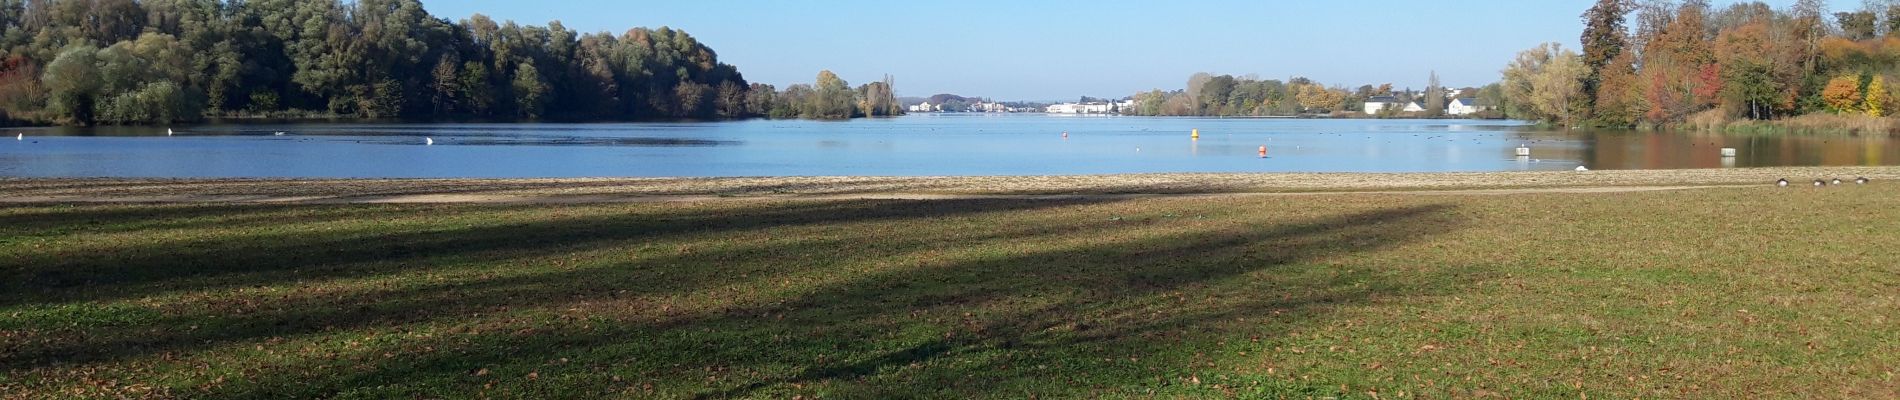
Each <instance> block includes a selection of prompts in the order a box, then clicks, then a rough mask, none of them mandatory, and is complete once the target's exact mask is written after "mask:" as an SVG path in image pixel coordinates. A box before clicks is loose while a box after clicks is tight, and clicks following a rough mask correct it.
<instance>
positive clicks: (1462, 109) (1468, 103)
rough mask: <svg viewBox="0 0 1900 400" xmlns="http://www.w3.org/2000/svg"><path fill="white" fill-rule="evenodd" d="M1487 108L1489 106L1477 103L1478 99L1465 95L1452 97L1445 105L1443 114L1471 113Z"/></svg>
mask: <svg viewBox="0 0 1900 400" xmlns="http://www.w3.org/2000/svg"><path fill="white" fill-rule="evenodd" d="M1487 109H1490V107H1485V106H1481V105H1478V99H1474V98H1470V97H1465V98H1458V99H1452V100H1451V104H1449V105H1447V106H1445V115H1471V114H1477V113H1479V112H1482V111H1484V110H1487Z"/></svg>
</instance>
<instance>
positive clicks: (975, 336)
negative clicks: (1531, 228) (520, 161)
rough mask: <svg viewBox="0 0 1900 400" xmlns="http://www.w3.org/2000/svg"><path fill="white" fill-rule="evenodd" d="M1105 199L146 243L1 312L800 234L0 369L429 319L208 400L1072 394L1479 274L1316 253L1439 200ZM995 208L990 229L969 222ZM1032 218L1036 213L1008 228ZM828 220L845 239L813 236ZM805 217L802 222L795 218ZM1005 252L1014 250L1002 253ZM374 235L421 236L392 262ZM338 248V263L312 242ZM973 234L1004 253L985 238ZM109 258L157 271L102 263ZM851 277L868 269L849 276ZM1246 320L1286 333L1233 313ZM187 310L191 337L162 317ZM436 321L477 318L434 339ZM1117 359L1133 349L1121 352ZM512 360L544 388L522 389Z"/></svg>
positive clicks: (1422, 229)
mask: <svg viewBox="0 0 1900 400" xmlns="http://www.w3.org/2000/svg"><path fill="white" fill-rule="evenodd" d="M1106 205H1107V204H1103V203H1097V202H1085V201H1021V200H956V201H862V202H828V203H790V204H759V205H747V206H743V207H734V208H714V209H706V210H690V211H687V212H655V213H641V212H624V213H618V212H602V211H606V210H623V209H624V208H622V207H582V208H578V210H580V211H594V212H582V213H581V214H587V215H585V216H579V217H572V218H554V219H536V220H535V221H534V222H522V221H508V222H505V223H501V224H496V225H492V226H480V227H473V228H466V229H451V230H423V231H416V232H399V233H396V234H392V235H386V236H373V237H358V236H353V235H354V234H349V235H327V234H312V233H311V232H302V231H297V232H294V233H292V234H285V235H279V236H272V237H268V238H261V239H268V240H263V241H262V242H263V243H269V245H265V246H238V247H215V246H214V247H210V248H203V249H198V250H189V251H171V252H169V253H167V252H165V251H160V250H161V249H160V248H157V247H153V248H144V249H140V250H141V251H137V252H133V253H134V254H145V253H159V254H154V255H151V256H144V257H135V258H133V259H132V261H133V262H134V263H131V264H116V265H114V264H110V263H107V262H105V260H101V259H87V260H79V261H72V262H68V263H66V264H62V265H59V267H64V268H79V269H82V270H86V271H89V272H86V273H85V274H83V275H69V276H82V277H86V279H85V280H84V282H85V284H86V285H87V287H97V288H100V290H88V291H85V292H83V293H82V294H77V295H58V294H47V293H38V292H36V293H38V294H34V295H19V296H6V297H4V298H7V299H13V300H12V301H8V302H0V306H4V305H8V304H20V303H25V304H49V305H60V304H65V305H73V304H80V305H84V304H100V303H102V302H111V301H116V300H121V299H127V298H132V297H134V296H141V295H151V294H156V293H167V292H215V291H219V290H223V289H225V288H243V287H250V286H258V285H273V284H278V283H281V282H283V281H282V280H301V281H321V280H325V279H343V278H349V277H354V276H360V275H363V274H419V273H428V272H429V271H430V270H437V269H445V268H452V267H449V266H445V265H442V264H451V263H452V262H451V261H454V262H475V263H504V262H510V261H509V260H527V259H534V258H537V257H547V256H559V255H564V254H579V253H585V252H588V251H617V250H624V249H628V248H631V247H637V246H640V245H641V243H644V242H649V241H661V240H679V239H680V238H681V237H685V236H693V237H721V236H733V237H738V236H747V235H751V236H759V235H764V236H770V235H774V234H780V233H790V234H793V235H798V236H794V237H787V238H782V239H779V240H774V241H767V242H763V243H753V244H749V245H734V246H728V247H723V248H717V249H709V250H703V251H681V252H677V253H672V254H656V255H647V256H641V257H633V258H630V259H627V260H612V261H611V262H608V263H607V264H606V265H597V266H592V267H587V268H572V269H559V268H556V269H548V270H545V271H537V272H533V273H522V274H513V275H506V276H495V277H486V278H479V279H475V280H472V281H460V282H450V283H441V284H418V285H412V286H407V287H398V288H389V289H380V290H359V291H356V292H353V293H344V294H340V295H337V296H310V297H302V298H297V297H288V298H271V299H266V301H271V302H277V303H278V304H273V305H272V306H271V307H264V308H262V309H253V310H247V311H245V312H235V313H229V314H219V313H217V312H215V310H204V311H203V312H200V313H187V314H185V315H172V316H164V317H159V318H151V319H146V320H141V321H134V322H130V323H120V324H117V325H112V326H101V327H82V328H80V329H81V330H82V331H88V332H86V333H85V334H78V333H75V332H67V333H65V334H66V335H71V336H70V337H60V338H58V339H60V340H53V341H49V342H47V343H42V344H39V345H36V346H30V347H28V346H14V348H12V349H9V350H10V351H8V352H5V354H6V355H5V356H0V367H4V368H3V369H0V371H13V372H18V373H20V376H48V377H51V376H56V375H57V373H58V372H59V370H60V369H61V368H62V366H65V365H108V366H109V365H113V363H114V362H117V361H119V360H124V359H127V358H129V357H141V356H146V355H153V354H168V355H174V354H194V353H197V354H203V353H205V352H218V351H226V350H218V349H221V348H226V347H225V346H227V345H232V344H250V343H259V342H274V341H275V340H277V339H280V338H289V339H293V340H294V339H296V338H300V337H305V338H308V337H339V338H338V339H332V340H341V339H340V335H346V334H349V333H350V332H364V331H368V332H385V333H387V332H391V331H392V330H393V331H399V332H406V331H411V330H423V331H433V332H434V333H433V334H432V336H430V337H426V338H418V339H412V340H403V341H399V343H396V344H389V345H387V347H385V348H383V349H381V350H376V349H373V348H372V349H359V350H365V351H367V352H363V351H356V350H350V349H334V348H332V349H322V350H319V353H320V354H315V355H311V356H304V357H289V358H286V359H280V360H275V361H259V363H261V364H263V365H261V366H260V365H246V366H243V367H244V368H247V369H252V370H254V371H255V375H252V376H248V377H246V378H247V379H245V380H244V381H243V382H237V383H230V384H226V385H223V386H218V387H215V388H212V389H209V390H210V391H209V392H207V394H210V395H213V397H226V396H229V397H246V396H265V395H270V396H293V397H307V396H317V397H327V396H336V395H341V394H351V395H360V396H370V397H414V396H425V397H427V396H440V395H445V394H447V395H452V396H456V395H459V396H466V395H471V394H473V393H477V392H482V391H484V390H490V391H489V392H487V393H488V394H491V395H499V396H503V397H509V396H527V397H575V396H581V397H588V396H593V397H598V396H607V395H620V396H627V395H632V396H666V397H679V396H686V397H695V396H696V397H746V396H768V397H786V396H791V395H795V394H801V393H803V392H802V391H803V390H806V389H803V388H807V387H812V386H814V385H815V386H819V387H825V388H827V389H826V390H827V391H828V392H827V393H831V394H832V395H835V396H842V397H858V396H864V397H909V396H918V395H926V396H957V395H975V396H979V397H988V396H1011V395H1023V394H1030V393H1038V392H1041V393H1048V394H1060V393H1069V394H1086V393H1094V392H1091V391H1099V390H1110V389H1113V388H1117V387H1127V386H1129V385H1142V384H1149V385H1153V384H1164V383H1165V382H1157V381H1156V376H1157V375H1165V374H1170V373H1175V372H1178V371H1174V370H1171V369H1170V368H1171V367H1170V366H1172V365H1184V364H1188V363H1189V361H1191V360H1189V359H1187V358H1189V357H1191V355H1192V352H1186V351H1182V350H1179V349H1174V348H1172V346H1177V345H1188V344H1193V343H1198V341H1204V340H1205V339H1207V338H1209V337H1222V336H1227V335H1240V334H1245V335H1256V336H1257V335H1262V334H1266V335H1273V334H1278V333H1283V332H1284V330H1285V329H1288V328H1286V327H1288V326H1300V325H1302V324H1312V323H1316V322H1315V321H1319V320H1323V319H1324V318H1326V316H1327V315H1328V314H1329V313H1330V311H1331V310H1333V309H1334V308H1335V307H1340V306H1344V305H1349V304H1353V303H1356V302H1362V301H1367V300H1368V299H1377V298H1386V297H1404V296H1409V295H1419V294H1429V293H1433V292H1435V291H1440V290H1450V289H1449V288H1450V287H1455V286H1456V285H1455V283H1457V282H1458V281H1460V280H1465V279H1470V278H1471V277H1438V278H1440V279H1441V281H1437V282H1400V281H1391V280H1390V279H1388V277H1385V276H1382V275H1379V274H1376V273H1372V272H1369V271H1363V270H1361V271H1356V272H1326V271H1320V270H1321V269H1323V267H1314V266H1312V265H1309V264H1310V263H1312V262H1314V261H1315V260H1320V259H1325V258H1331V257H1343V256H1350V255H1353V254H1358V253H1365V252H1372V251H1378V250H1382V249H1387V248H1391V247H1394V246H1398V245H1402V244H1404V243H1408V242H1411V241H1414V240H1420V239H1421V238H1426V237H1430V236H1431V235H1439V234H1444V233H1448V232H1452V231H1454V230H1456V229H1458V226H1459V222H1460V221H1458V220H1455V219H1453V218H1451V217H1450V216H1449V213H1448V211H1449V210H1450V207H1448V206H1415V207H1399V208H1390V209H1381V210H1371V211H1364V212H1356V211H1347V212H1317V213H1315V214H1319V215H1320V216H1319V217H1315V218H1304V219H1301V218H1259V219H1246V218H1244V217H1245V216H1246V214H1245V213H1244V212H1242V213H1238V214H1237V215H1238V216H1239V217H1242V219H1243V222H1240V223H1214V224H1196V223H1192V222H1187V221H1169V220H1157V219H1148V220H1129V221H1119V220H1118V221H1105V220H1101V219H1087V218H1086V217H1088V216H1091V215H1094V214H1092V213H1091V210H1093V208H1094V207H1097V206H1106ZM1203 205H1204V206H1209V207H1211V206H1212V205H1211V204H1203ZM632 208H634V209H646V207H632ZM1058 208H1071V209H1073V210H1065V211H1072V212H1071V213H1070V214H1074V215H1073V216H1075V217H1076V218H1069V219H1052V218H1040V219H1035V218H1031V217H1032V216H1033V214H1043V213H1040V211H1044V210H1051V209H1058ZM456 209H474V210H497V209H504V210H505V209H512V207H472V208H471V207H460V208H456ZM471 212H472V211H471ZM1025 213H1028V214H1025ZM991 216H994V217H996V218H997V219H998V220H1000V221H1004V222H1005V223H1003V224H996V223H995V222H997V221H996V220H988V219H981V218H984V217H991ZM960 217H973V218H978V220H977V221H976V222H977V223H979V224H981V225H977V226H973V227H970V228H968V229H944V228H941V227H940V226H939V225H943V224H951V223H955V222H956V219H957V218H960ZM1028 219H1035V220H1034V221H1020V223H1018V222H1019V220H1028ZM836 226H844V227H842V228H838V229H830V230H826V229H823V228H827V227H836ZM801 227H802V228H806V229H817V230H816V231H810V230H797V229H796V228H801ZM787 229H792V230H790V231H788V230H787ZM523 238H532V239H528V240H525V241H524V240H523ZM695 240H696V239H695ZM687 241H692V240H687ZM1018 242H1021V243H1030V244H1032V245H1016V246H1012V245H1011V243H1018ZM748 243H749V242H748ZM154 246H156V245H154ZM390 246H401V247H402V248H427V249H430V250H429V251H427V252H394V253H392V252H389V251H388V250H389V249H390V248H391V247H390ZM193 248H196V247H193ZM332 248H341V249H343V250H344V251H338V252H327V251H323V250H324V249H332ZM990 248H995V249H996V250H995V251H993V252H989V251H982V250H983V249H990ZM313 252H314V253H317V254H323V256H322V257H317V258H313V259H305V260H301V261H299V262H297V263H288V264H287V263H276V262H274V261H273V258H272V257H267V256H261V255H258V254H279V255H281V254H287V253H313ZM361 253H369V255H363V254H361ZM169 259H177V260H178V261H176V262H172V261H168V260H169ZM832 259H835V260H832ZM888 265H900V266H899V267H888ZM124 266H146V267H151V268H157V269H161V270H163V271H164V272H162V273H151V274H133V275H132V276H119V275H117V274H121V273H125V272H123V271H119V269H121V268H123V267H124ZM865 266H885V267H883V268H871V269H868V270H860V268H861V267H865ZM56 270H58V269H57V268H55V269H38V270H33V273H37V274H47V273H52V272H50V271H56ZM814 272H817V273H816V274H814ZM811 275H817V276H818V277H820V278H825V279H818V281H819V283H817V284H815V286H811V287H808V288H794V289H787V290H786V293H782V294H777V295H773V294H757V293H750V294H748V293H734V294H733V295H734V296H747V297H756V299H752V300H750V301H744V302H736V303H733V304H729V305H724V306H718V307H707V308H704V309H690V310H685V311H681V312H678V313H656V312H652V310H651V309H646V308H652V307H664V306H668V305H666V304H656V303H653V302H652V301H651V299H652V298H656V297H668V296H673V297H679V296H689V295H692V294H696V293H726V292H721V291H722V290H729V289H730V288H734V287H738V288H743V289H744V290H755V291H757V290H769V289H771V288H772V285H770V284H762V283H769V282H776V281H781V280H785V281H790V280H799V279H806V280H809V279H810V278H811ZM27 277H28V278H31V279H28V280H25V281H24V282H25V283H23V284H21V286H20V287H22V288H24V289H32V290H41V291H43V290H44V289H47V287H45V285H47V284H49V283H56V282H61V281H62V280H60V279H51V280H49V279H47V278H46V276H44V275H34V274H28V275H27ZM1447 283H1452V284H1447ZM681 306H685V307H687V308H691V306H693V305H692V304H683V305H681ZM523 313H527V314H523ZM504 317H505V318H504ZM1239 320H1255V321H1271V322H1273V323H1274V324H1276V325H1275V326H1278V327H1277V328H1270V329H1261V328H1260V327H1259V326H1255V325H1249V324H1236V323H1235V322H1234V321H1239ZM186 324H192V325H195V326H196V328H194V329H189V330H186V329H179V327H180V326H181V325H186ZM445 325H446V326H460V327H461V328H455V329H450V330H451V331H455V330H464V331H470V332H468V334H459V335H458V334H451V333H452V332H442V331H441V330H442V329H445V328H444V326H445ZM109 331H123V332H128V334H124V335H113V334H110V333H108V332H109ZM509 331H512V333H508V332H509ZM352 335H353V334H352ZM370 350H374V351H370ZM359 353H360V354H359ZM378 353H383V354H396V355H400V356H399V357H387V356H377V354H378ZM557 359H558V360H560V361H559V362H555V361H553V360H557ZM1127 359H1136V360H1139V361H1131V362H1123V361H1121V360H1127ZM1037 366H1043V367H1044V368H1047V369H1039V368H1037ZM1157 368H1160V369H1161V370H1159V371H1157V370H1156V369H1157ZM530 372H535V373H539V374H545V376H546V377H547V378H545V379H528V380H526V381H524V380H522V379H520V378H519V377H521V376H524V375H527V374H529V373H530ZM503 377H508V378H503ZM133 378H140V377H137V376H134V377H133ZM143 378H147V379H152V378H154V377H150V376H146V377H143ZM621 378H625V379H621ZM1042 382H1062V384H1059V385H1046V384H1041V383H1042ZM488 385H498V386H495V387H493V388H492V389H485V386H488Z"/></svg>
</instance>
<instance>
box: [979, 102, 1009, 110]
mask: <svg viewBox="0 0 1900 400" xmlns="http://www.w3.org/2000/svg"><path fill="white" fill-rule="evenodd" d="M970 111H974V112H1009V106H1005V105H1003V103H990V102H979V103H976V104H973V105H970Z"/></svg>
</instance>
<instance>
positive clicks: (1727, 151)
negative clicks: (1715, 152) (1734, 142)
mask: <svg viewBox="0 0 1900 400" xmlns="http://www.w3.org/2000/svg"><path fill="white" fill-rule="evenodd" d="M1722 156H1723V157H1735V148H1733V147H1723V148H1722Z"/></svg>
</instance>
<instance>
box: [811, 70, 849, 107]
mask: <svg viewBox="0 0 1900 400" xmlns="http://www.w3.org/2000/svg"><path fill="white" fill-rule="evenodd" d="M813 88H814V89H815V90H816V91H817V93H816V96H815V97H814V98H813V99H812V101H813V106H812V109H811V113H810V114H809V115H810V116H811V117H813V118H822V119H844V118H851V116H852V115H853V111H854V110H855V109H856V107H855V106H854V104H855V103H856V102H857V99H856V98H855V97H856V96H855V93H854V92H853V91H852V90H851V84H849V83H846V82H845V81H844V79H842V78H839V77H838V74H834V73H831V71H830V70H824V71H819V72H818V79H817V82H816V84H814V85H813Z"/></svg>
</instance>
